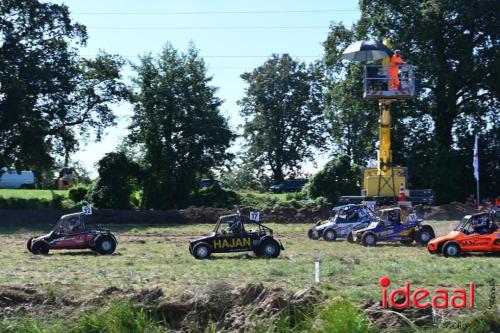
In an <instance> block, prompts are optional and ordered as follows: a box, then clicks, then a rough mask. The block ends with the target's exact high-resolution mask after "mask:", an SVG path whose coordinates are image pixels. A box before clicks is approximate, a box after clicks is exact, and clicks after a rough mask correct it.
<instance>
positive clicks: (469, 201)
mask: <svg viewBox="0 0 500 333" xmlns="http://www.w3.org/2000/svg"><path fill="white" fill-rule="evenodd" d="M465 204H466V205H468V206H473V207H476V199H475V198H474V194H471V195H469V196H468V197H467V198H465Z"/></svg>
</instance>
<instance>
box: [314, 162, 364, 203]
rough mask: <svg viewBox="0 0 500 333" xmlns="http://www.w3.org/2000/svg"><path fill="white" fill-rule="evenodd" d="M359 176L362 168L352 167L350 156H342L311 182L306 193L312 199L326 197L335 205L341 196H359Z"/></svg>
mask: <svg viewBox="0 0 500 333" xmlns="http://www.w3.org/2000/svg"><path fill="white" fill-rule="evenodd" d="M359 174H360V168H359V167H358V166H356V165H354V166H351V160H350V158H349V157H348V156H346V155H340V156H339V157H337V158H336V159H334V160H332V161H330V162H328V163H327V164H326V165H325V167H324V168H323V169H321V170H320V171H318V172H317V173H316V174H315V175H314V176H313V177H312V178H311V179H310V180H309V182H308V183H307V184H306V186H305V191H307V193H308V194H309V196H310V197H311V198H317V197H326V198H327V200H328V201H329V202H331V203H333V204H334V203H336V202H337V200H338V197H339V196H341V195H356V194H359V190H360V189H359V184H358V179H359Z"/></svg>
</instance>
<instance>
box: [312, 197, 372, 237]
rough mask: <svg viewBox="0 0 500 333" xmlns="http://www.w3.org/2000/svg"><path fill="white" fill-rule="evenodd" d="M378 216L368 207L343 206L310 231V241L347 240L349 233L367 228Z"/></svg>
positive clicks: (336, 208) (333, 210) (334, 210)
mask: <svg viewBox="0 0 500 333" xmlns="http://www.w3.org/2000/svg"><path fill="white" fill-rule="evenodd" d="M376 219H377V216H376V215H375V214H374V213H373V212H372V211H371V210H370V209H369V208H368V207H367V206H366V205H353V204H351V205H343V206H338V207H335V208H333V209H332V212H331V215H330V218H329V219H328V220H326V221H319V222H318V223H316V225H315V226H314V227H312V228H311V229H309V231H308V233H307V234H308V236H309V238H310V239H314V240H317V239H319V238H321V237H323V239H324V240H326V241H330V242H331V241H334V240H336V239H337V238H346V237H347V235H348V234H349V232H351V231H353V230H358V229H361V228H365V227H367V226H368V225H369V224H370V222H372V221H375V220H376Z"/></svg>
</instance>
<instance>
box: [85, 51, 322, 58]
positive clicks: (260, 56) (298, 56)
mask: <svg viewBox="0 0 500 333" xmlns="http://www.w3.org/2000/svg"><path fill="white" fill-rule="evenodd" d="M277 53H280V52H277ZM97 55H98V54H82V56H83V57H95V56H97ZM120 56H121V57H123V58H139V57H142V55H120ZM270 56H271V55H200V57H201V58H243V59H245V58H269V57H270ZM290 57H292V58H321V57H322V56H321V55H316V56H315V55H290Z"/></svg>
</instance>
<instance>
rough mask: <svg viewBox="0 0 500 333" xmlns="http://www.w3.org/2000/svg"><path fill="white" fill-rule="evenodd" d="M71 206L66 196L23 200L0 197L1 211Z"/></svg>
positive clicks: (54, 195) (55, 195)
mask: <svg viewBox="0 0 500 333" xmlns="http://www.w3.org/2000/svg"><path fill="white" fill-rule="evenodd" d="M69 207H71V204H69V203H68V202H67V200H65V198H64V196H62V195H57V194H53V195H52V199H50V200H48V199H23V198H3V197H0V209H42V208H55V209H61V208H69Z"/></svg>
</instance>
